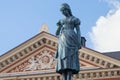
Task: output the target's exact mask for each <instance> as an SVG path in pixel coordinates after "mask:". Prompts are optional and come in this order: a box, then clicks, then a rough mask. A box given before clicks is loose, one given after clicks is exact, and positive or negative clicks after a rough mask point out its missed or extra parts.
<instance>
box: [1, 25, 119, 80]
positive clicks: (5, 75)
mask: <svg viewBox="0 0 120 80" xmlns="http://www.w3.org/2000/svg"><path fill="white" fill-rule="evenodd" d="M82 44H83V47H82V49H80V50H79V62H80V63H79V64H80V69H81V70H80V72H79V74H77V75H74V76H73V80H120V58H119V57H120V56H119V57H118V56H117V57H118V58H115V57H114V56H109V55H105V54H103V53H100V52H97V51H94V50H92V49H89V48H87V47H85V38H82ZM56 48H57V37H56V36H54V35H52V34H50V33H49V32H48V28H47V27H46V25H43V26H42V29H41V32H40V33H39V34H37V35H35V36H34V37H32V38H31V39H29V40H27V41H25V42H24V43H22V44H20V45H18V46H17V47H15V48H13V49H12V50H10V51H8V52H7V53H5V54H3V55H1V56H0V80H62V76H61V75H59V74H57V73H56V72H55V64H56V61H55V58H54V54H55V52H56ZM118 53H119V52H118ZM119 55H120V54H119Z"/></svg>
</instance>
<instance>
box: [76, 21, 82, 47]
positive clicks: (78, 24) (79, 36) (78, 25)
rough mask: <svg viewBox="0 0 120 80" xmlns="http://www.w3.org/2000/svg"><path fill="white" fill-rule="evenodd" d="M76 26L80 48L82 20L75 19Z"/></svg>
mask: <svg viewBox="0 0 120 80" xmlns="http://www.w3.org/2000/svg"><path fill="white" fill-rule="evenodd" d="M75 26H76V32H77V36H78V44H79V45H78V46H79V48H81V33H80V20H79V19H76V20H75Z"/></svg>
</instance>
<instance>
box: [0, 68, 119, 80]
mask: <svg viewBox="0 0 120 80" xmlns="http://www.w3.org/2000/svg"><path fill="white" fill-rule="evenodd" d="M15 78H17V79H19V80H22V79H23V80H26V79H27V80H31V79H32V78H34V79H35V80H44V79H45V80H49V79H51V80H62V77H61V76H60V75H59V74H57V73H56V72H55V71H48V72H44V71H43V72H42V71H31V72H29V73H28V72H15V73H2V74H0V79H1V80H7V79H10V80H14V79H15ZM113 78H114V79H117V80H119V79H120V68H114V69H113V68H111V69H96V70H81V71H80V72H79V74H77V75H74V76H73V80H97V79H101V80H102V79H109V80H112V79H113Z"/></svg>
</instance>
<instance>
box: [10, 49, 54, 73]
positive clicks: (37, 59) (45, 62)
mask: <svg viewBox="0 0 120 80" xmlns="http://www.w3.org/2000/svg"><path fill="white" fill-rule="evenodd" d="M49 69H55V59H54V53H53V52H51V51H49V50H43V51H41V52H39V53H38V54H37V55H35V56H32V57H31V58H29V59H28V60H26V61H25V62H23V63H22V64H20V65H18V66H17V67H15V68H13V69H12V70H10V71H9V73H11V72H25V71H36V70H49Z"/></svg>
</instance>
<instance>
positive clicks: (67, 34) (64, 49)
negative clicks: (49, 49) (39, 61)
mask: <svg viewBox="0 0 120 80" xmlns="http://www.w3.org/2000/svg"><path fill="white" fill-rule="evenodd" d="M58 23H59V24H60V25H62V28H61V33H60V35H59V40H58V49H57V52H56V59H57V65H56V72H58V73H63V72H64V71H65V70H70V71H72V73H73V74H77V73H78V72H79V70H80V66H79V58H78V57H79V55H78V49H79V47H80V41H79V39H78V36H80V35H78V34H77V33H76V31H75V30H74V28H76V26H79V24H80V21H79V19H78V18H75V17H73V16H72V17H71V18H70V19H68V20H66V19H63V20H60V21H59V22H58Z"/></svg>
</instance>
